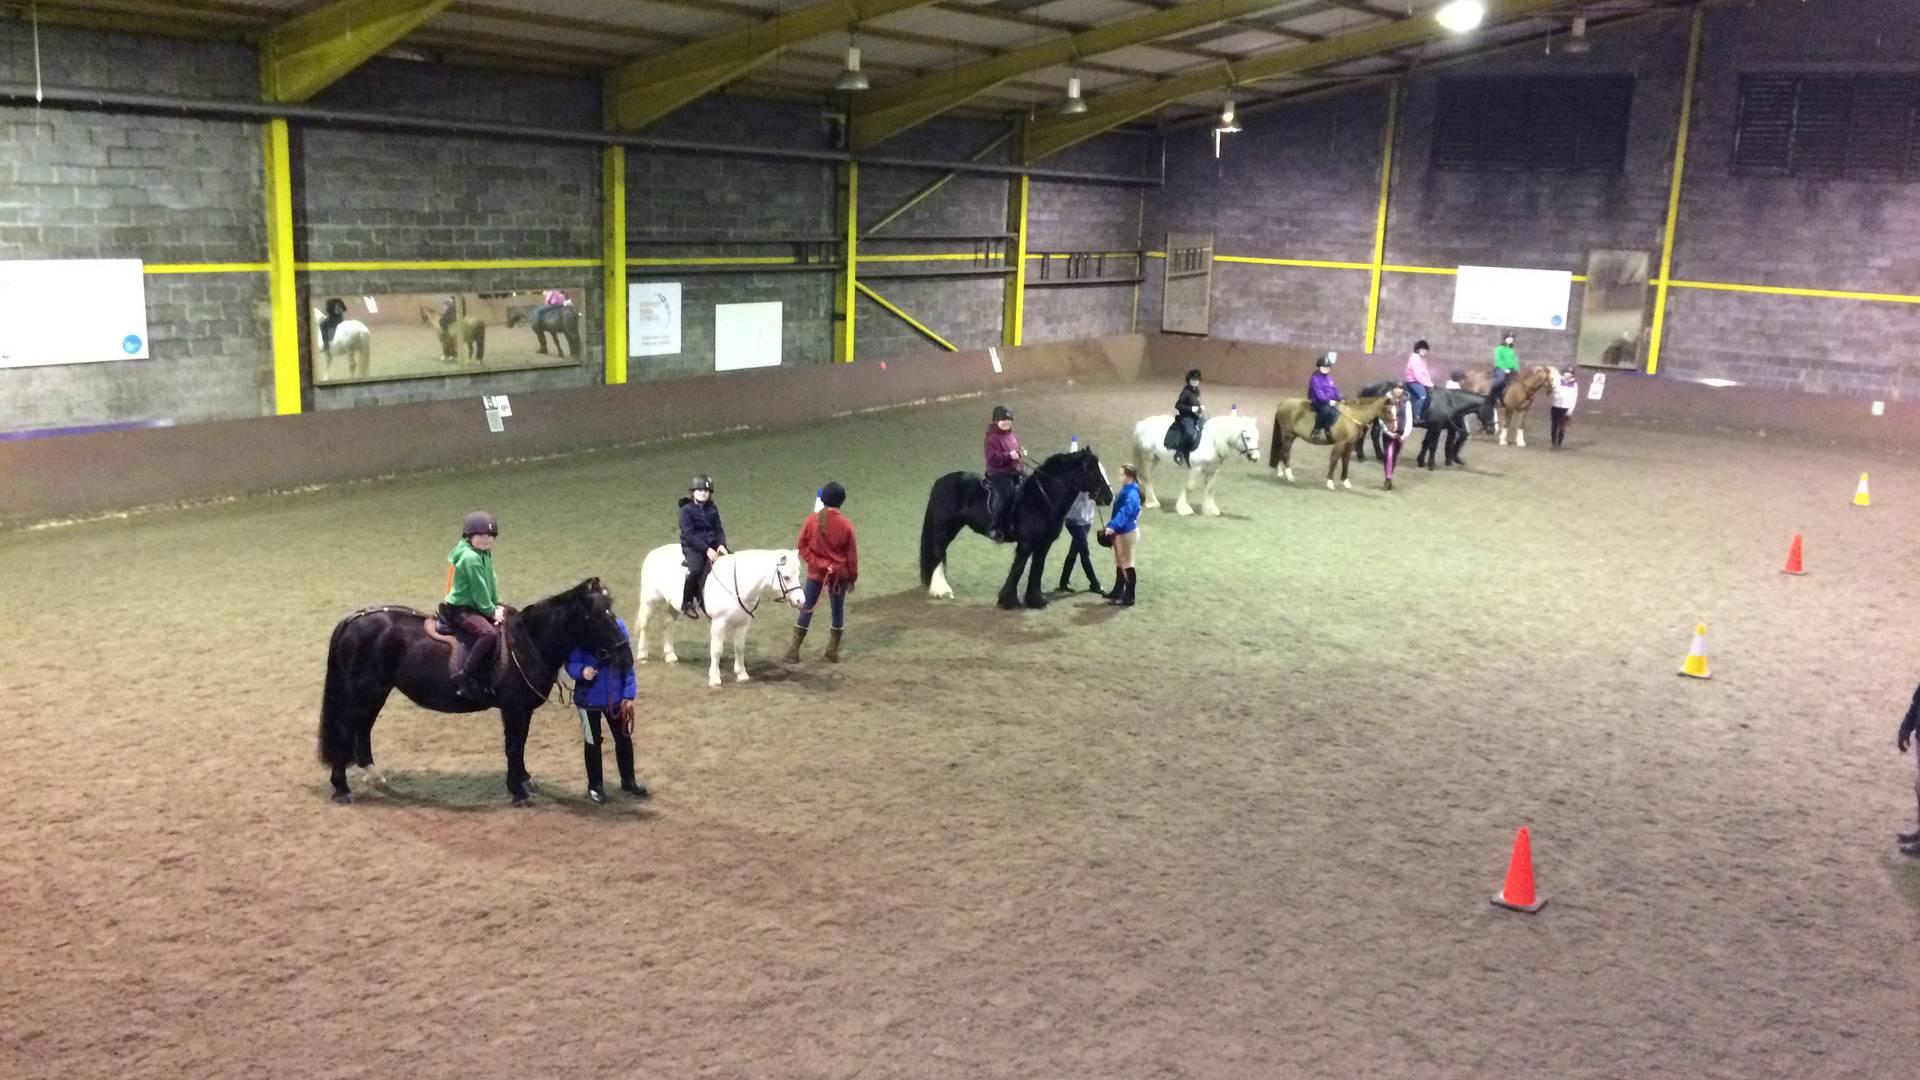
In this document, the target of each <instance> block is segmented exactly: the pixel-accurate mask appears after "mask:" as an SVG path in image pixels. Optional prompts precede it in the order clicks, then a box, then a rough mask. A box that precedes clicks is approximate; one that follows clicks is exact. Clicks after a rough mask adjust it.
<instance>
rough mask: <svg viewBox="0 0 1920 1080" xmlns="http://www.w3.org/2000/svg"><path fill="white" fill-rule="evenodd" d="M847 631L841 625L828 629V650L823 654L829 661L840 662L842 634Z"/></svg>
mask: <svg viewBox="0 0 1920 1080" xmlns="http://www.w3.org/2000/svg"><path fill="white" fill-rule="evenodd" d="M845 632H846V631H844V630H842V629H840V628H839V627H834V628H833V629H832V630H829V631H827V651H826V652H824V653H822V654H821V655H822V656H825V657H826V658H827V663H829V664H837V663H839V662H840V635H841V634H843V633H845Z"/></svg>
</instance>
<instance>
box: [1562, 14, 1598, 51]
mask: <svg viewBox="0 0 1920 1080" xmlns="http://www.w3.org/2000/svg"><path fill="white" fill-rule="evenodd" d="M1564 48H1565V50H1566V51H1567V52H1569V53H1571V54H1573V55H1575V56H1584V55H1586V54H1587V53H1590V52H1592V51H1593V42H1591V41H1589V40H1587V17H1586V16H1585V15H1576V16H1574V18H1573V33H1571V34H1569V35H1568V36H1567V44H1566V45H1565V46H1564Z"/></svg>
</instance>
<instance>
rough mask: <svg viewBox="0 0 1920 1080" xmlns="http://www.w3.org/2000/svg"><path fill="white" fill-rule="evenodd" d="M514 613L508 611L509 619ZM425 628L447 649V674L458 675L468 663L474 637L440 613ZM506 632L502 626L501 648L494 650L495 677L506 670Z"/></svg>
mask: <svg viewBox="0 0 1920 1080" xmlns="http://www.w3.org/2000/svg"><path fill="white" fill-rule="evenodd" d="M513 613H514V612H513V609H512V608H508V609H507V616H508V618H512V617H513ZM423 626H424V629H425V630H426V632H427V636H428V637H430V638H432V639H433V640H435V641H437V642H439V643H440V644H442V645H445V646H446V647H447V674H448V675H454V674H457V673H458V672H459V671H460V667H461V665H462V664H464V663H465V662H466V659H467V650H468V649H470V648H472V647H473V635H472V634H469V633H467V632H466V631H465V630H462V629H461V628H459V627H458V626H455V625H454V624H452V623H450V622H448V621H447V617H446V615H444V614H442V613H441V612H439V611H435V612H434V613H433V614H432V615H431V616H430V617H429V618H427V619H426V620H425V622H424V624H423ZM506 632H507V628H506V626H504V625H502V626H501V627H500V634H501V636H502V640H501V642H500V647H499V648H496V649H494V650H493V670H492V672H491V674H494V675H498V674H499V673H500V672H502V671H504V670H506V666H507V643H506V641H505V640H504V638H505V635H506Z"/></svg>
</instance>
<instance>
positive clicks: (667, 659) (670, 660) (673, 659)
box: [660, 653, 680, 664]
mask: <svg viewBox="0 0 1920 1080" xmlns="http://www.w3.org/2000/svg"><path fill="white" fill-rule="evenodd" d="M660 662H661V663H663V664H677V663H679V662H680V658H679V657H677V656H675V655H673V654H672V653H668V654H667V655H666V656H663V657H661V658H660Z"/></svg>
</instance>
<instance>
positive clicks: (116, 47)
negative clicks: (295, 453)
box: [0, 20, 271, 431]
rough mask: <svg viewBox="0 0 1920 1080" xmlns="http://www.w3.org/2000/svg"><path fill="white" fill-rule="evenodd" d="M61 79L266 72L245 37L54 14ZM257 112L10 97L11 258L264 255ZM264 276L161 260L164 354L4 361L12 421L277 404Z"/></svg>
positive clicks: (10, 63)
mask: <svg viewBox="0 0 1920 1080" xmlns="http://www.w3.org/2000/svg"><path fill="white" fill-rule="evenodd" d="M41 35H42V40H41V54H42V62H43V70H44V77H45V79H46V81H47V83H48V84H49V85H56V86H113V87H119V88H133V89H143V90H157V89H167V90H176V91H178V90H182V89H185V90H186V92H199V93H209V94H220V93H247V92H249V91H250V90H251V88H252V87H253V86H254V85H255V84H254V82H253V79H254V78H255V76H254V69H253V66H252V63H253V62H252V55H251V53H250V52H248V51H247V50H245V49H241V48H234V47H230V46H208V47H206V48H205V49H201V50H196V51H194V52H193V53H191V54H189V53H188V52H187V51H186V50H183V49H181V48H180V47H179V45H178V43H175V42H155V41H150V40H141V39H136V38H129V37H123V36H118V35H111V34H96V33H89V32H83V31H73V30H64V29H58V28H42V31H41ZM0 58H4V61H5V62H4V64H0V67H4V69H5V70H6V71H8V72H10V73H13V74H14V75H18V74H19V73H22V72H26V73H31V71H32V70H33V67H32V46H31V42H30V40H29V39H28V37H27V34H26V27H25V24H23V23H20V22H17V21H13V20H8V21H5V22H0ZM260 153H261V151H260V129H259V127H258V126H257V125H252V124H239V123H224V122H208V121H202V120H188V119H180V118H175V117H164V116H131V115H109V114H103V113H87V112H63V111H59V110H34V109H0V259H103V258H121V259H127V258H138V259H143V260H145V261H146V262H149V263H163V262H253V261H258V260H260V259H261V258H263V257H264V252H265V251H266V240H265V230H266V226H265V218H264V215H263V213H262V211H261V210H260V205H261V203H260V183H261V179H260V176H261V167H260ZM265 290H266V282H265V278H264V276H263V275H257V274H216V275H177V276H172V275H168V276H163V275H149V276H148V277H147V330H148V337H149V339H150V341H151V354H152V357H153V358H152V359H151V360H147V361H137V360H122V361H114V362H108V363H98V364H75V365H71V366H62V367H44V368H26V369H12V370H7V371H3V372H0V430H8V431H11V430H25V429H32V428H53V427H66V426H71V425H83V424H98V423H110V422H118V421H130V420H153V419H172V420H175V421H181V422H185V421H193V420H215V419H224V418H229V417H238V416H254V415H258V414H259V413H260V412H261V411H262V410H263V409H267V408H270V407H271V394H270V386H271V379H270V366H269V365H268V364H267V363H266V361H265V354H264V352H263V351H261V350H259V349H258V348H257V347H256V346H257V343H258V342H259V341H261V340H263V339H264V337H265V330H264V326H265V321H266V291H265Z"/></svg>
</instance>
